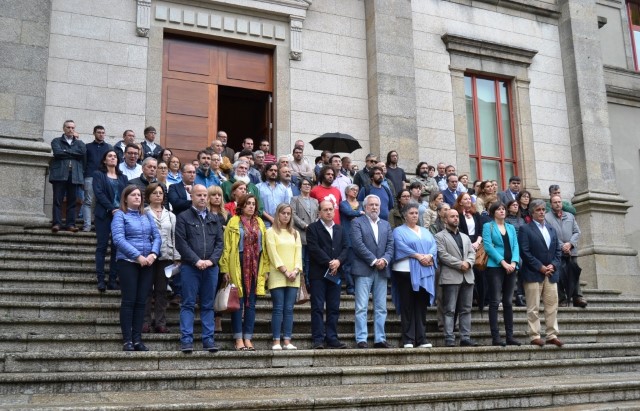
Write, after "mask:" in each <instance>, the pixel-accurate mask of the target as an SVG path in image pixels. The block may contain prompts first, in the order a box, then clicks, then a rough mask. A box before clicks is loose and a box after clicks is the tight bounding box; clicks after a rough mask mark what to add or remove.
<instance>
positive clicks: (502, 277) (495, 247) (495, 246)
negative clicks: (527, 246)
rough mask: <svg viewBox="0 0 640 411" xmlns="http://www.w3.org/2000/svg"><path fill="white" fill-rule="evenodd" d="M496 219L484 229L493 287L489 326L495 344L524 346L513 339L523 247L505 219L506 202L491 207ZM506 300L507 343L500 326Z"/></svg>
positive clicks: (490, 280) (490, 282)
mask: <svg viewBox="0 0 640 411" xmlns="http://www.w3.org/2000/svg"><path fill="white" fill-rule="evenodd" d="M489 214H490V215H491V216H492V217H493V221H491V222H488V223H486V224H485V225H484V227H483V229H482V238H484V249H485V251H486V253H487V256H488V260H487V271H486V278H487V283H488V286H489V298H490V300H489V325H490V326H491V339H492V340H493V341H492V344H493V345H497V346H503V347H504V346H505V345H520V342H518V341H517V340H516V339H514V338H513V305H512V303H511V299H512V297H513V289H514V287H515V285H516V269H517V268H518V264H519V261H520V250H519V248H518V238H517V237H516V229H515V228H514V227H513V226H512V225H511V224H509V223H506V222H505V216H506V208H505V206H504V204H502V203H494V204H492V205H491V207H490V208H489ZM500 301H502V315H503V316H504V328H505V331H506V334H507V340H506V342H505V341H503V340H502V339H500V330H499V329H498V306H499V305H500Z"/></svg>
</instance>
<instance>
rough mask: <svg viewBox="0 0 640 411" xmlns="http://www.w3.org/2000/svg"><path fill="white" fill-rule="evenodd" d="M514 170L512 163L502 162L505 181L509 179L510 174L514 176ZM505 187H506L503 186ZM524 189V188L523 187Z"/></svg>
mask: <svg viewBox="0 0 640 411" xmlns="http://www.w3.org/2000/svg"><path fill="white" fill-rule="evenodd" d="M515 175H516V172H515V170H514V168H513V163H504V180H505V183H506V182H508V181H509V179H510V178H511V177H512V176H515ZM505 189H506V187H505ZM523 190H524V188H523Z"/></svg>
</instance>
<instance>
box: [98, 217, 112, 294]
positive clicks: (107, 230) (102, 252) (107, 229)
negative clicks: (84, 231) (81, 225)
mask: <svg viewBox="0 0 640 411" xmlns="http://www.w3.org/2000/svg"><path fill="white" fill-rule="evenodd" d="M95 224H96V237H97V245H96V275H97V276H98V282H100V281H104V259H105V257H106V254H107V246H108V245H109V240H111V216H108V217H107V218H98V217H97V216H96V219H95ZM109 266H110V270H109V271H110V273H109V284H111V285H115V283H116V280H117V275H116V266H117V264H116V245H115V244H113V242H111V262H110V263H109Z"/></svg>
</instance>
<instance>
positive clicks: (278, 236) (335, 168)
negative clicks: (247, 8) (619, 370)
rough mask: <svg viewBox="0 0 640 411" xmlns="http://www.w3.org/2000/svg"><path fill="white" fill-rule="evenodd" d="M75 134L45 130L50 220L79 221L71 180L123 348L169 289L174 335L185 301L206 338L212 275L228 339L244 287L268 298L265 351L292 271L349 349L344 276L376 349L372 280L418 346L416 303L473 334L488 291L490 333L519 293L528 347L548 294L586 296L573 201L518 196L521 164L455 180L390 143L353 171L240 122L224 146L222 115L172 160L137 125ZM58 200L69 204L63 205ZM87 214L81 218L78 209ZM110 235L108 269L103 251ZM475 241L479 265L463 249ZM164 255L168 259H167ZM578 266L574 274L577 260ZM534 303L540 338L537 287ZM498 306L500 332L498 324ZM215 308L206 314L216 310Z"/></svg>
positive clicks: (280, 318) (554, 191)
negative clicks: (228, 295) (249, 130)
mask: <svg viewBox="0 0 640 411" xmlns="http://www.w3.org/2000/svg"><path fill="white" fill-rule="evenodd" d="M93 131H94V132H93V135H94V141H93V142H91V143H89V144H86V145H85V144H84V143H83V142H82V141H81V140H80V139H79V138H78V136H77V133H75V123H74V122H73V121H71V120H68V121H65V122H64V125H63V135H62V136H61V137H59V138H56V139H54V140H53V141H52V144H51V145H52V149H53V154H54V159H53V161H52V164H51V170H50V178H49V179H50V182H51V183H52V185H53V193H54V199H53V213H52V216H53V225H52V231H53V232H54V233H57V232H59V231H61V230H67V231H70V232H73V233H75V232H77V231H78V230H79V229H78V228H77V227H76V223H75V221H76V212H75V202H76V195H77V194H78V193H79V192H80V193H82V198H83V206H82V214H83V221H84V225H83V227H82V229H83V231H90V230H91V221H93V222H94V224H95V231H96V236H97V247H96V275H97V289H98V290H99V291H100V292H104V291H105V290H107V289H110V290H115V289H120V290H121V294H122V304H121V312H120V323H121V328H122V336H123V350H125V351H146V350H147V349H148V348H147V347H146V346H145V344H144V342H143V340H142V335H143V334H145V333H149V332H152V331H155V332H157V333H169V332H171V331H170V330H169V328H168V327H167V321H166V309H167V306H168V299H167V289H168V288H170V289H171V292H172V294H173V295H172V297H171V301H172V302H174V303H176V304H179V305H180V349H181V350H182V351H183V352H185V353H190V352H192V351H193V342H194V332H193V324H194V318H195V315H196V314H195V311H196V304H197V306H198V307H199V311H200V318H201V322H202V336H201V338H202V347H203V349H204V350H207V351H210V352H216V351H217V350H218V347H217V345H216V344H215V337H214V335H215V332H216V331H220V329H221V323H220V322H219V316H217V315H216V314H215V313H214V310H213V302H214V297H215V294H216V290H218V289H219V288H220V287H221V286H223V285H226V284H229V283H231V284H233V285H235V286H236V287H237V289H238V294H239V297H240V309H239V310H237V311H235V312H233V313H232V314H231V327H232V333H233V338H234V340H235V349H236V350H238V351H252V350H255V348H254V346H253V342H252V338H253V334H254V327H255V319H256V299H257V297H259V296H263V295H265V294H266V293H269V294H270V296H271V301H272V305H273V306H272V318H271V328H272V337H273V343H272V349H273V350H295V349H296V346H295V345H294V344H293V342H292V340H293V338H294V320H293V310H294V303H295V302H296V298H297V296H298V288H299V287H300V285H301V284H303V285H306V286H307V287H309V290H310V293H311V324H312V333H311V334H312V340H313V341H312V343H313V348H314V349H322V348H346V347H347V344H345V343H344V342H342V341H341V340H340V339H339V336H338V327H337V325H338V321H339V309H340V299H341V294H342V292H343V284H342V283H343V282H344V292H345V293H346V294H348V295H353V296H354V299H355V311H354V315H355V346H356V347H357V348H368V347H369V339H370V338H369V335H368V332H369V330H368V327H367V311H368V306H369V298H370V295H371V298H372V300H373V318H374V321H373V324H374V325H373V339H372V340H373V347H374V348H388V347H390V344H389V343H388V342H387V337H386V333H385V323H386V319H387V295H388V294H391V298H392V301H393V304H394V306H395V309H396V312H397V313H398V314H399V315H400V321H401V328H402V339H401V344H400V346H402V347H404V348H430V347H432V344H431V343H430V342H429V341H428V340H427V338H426V330H425V320H426V315H427V307H429V306H433V305H437V307H438V310H437V319H438V324H439V326H440V327H441V329H442V332H443V335H444V341H445V345H446V346H454V345H456V338H455V333H454V329H455V324H456V323H457V324H458V327H459V339H460V341H459V345H461V346H475V345H477V344H478V343H477V342H476V341H475V340H473V339H472V338H471V310H472V306H473V305H474V304H475V305H477V306H478V307H479V308H480V309H482V308H483V307H484V306H485V305H488V307H489V322H490V330H491V337H492V344H493V345H496V346H505V345H520V342H519V341H518V340H517V339H515V338H514V326H513V308H512V305H513V301H515V304H516V305H518V306H525V305H526V307H527V318H528V330H527V333H528V336H529V339H530V342H531V343H532V344H535V345H540V346H541V345H544V344H545V343H551V344H554V345H556V346H562V345H563V343H562V342H561V341H560V340H559V339H558V332H559V331H558V324H557V310H558V306H566V305H569V304H570V302H572V303H573V305H574V306H578V307H586V305H587V303H586V300H585V299H584V297H583V296H582V295H581V291H580V287H579V267H578V266H577V261H576V258H577V242H578V238H579V235H580V230H579V228H578V226H577V223H576V221H575V218H574V216H573V215H574V214H575V209H573V207H572V206H571V204H570V203H569V202H567V201H566V200H563V199H562V197H561V196H560V188H559V186H557V185H552V186H551V187H550V188H549V194H550V200H549V201H548V202H545V201H543V200H540V199H533V198H532V195H531V193H530V192H529V191H527V190H525V189H524V188H523V187H522V185H523V184H522V183H523V182H522V180H521V179H520V177H518V176H511V177H510V178H509V183H508V187H507V189H506V190H504V191H499V190H498V183H497V181H495V180H484V181H475V182H473V183H472V184H469V183H470V182H469V176H468V175H464V174H463V175H458V174H457V173H456V171H455V167H454V166H452V165H449V166H447V165H445V164H443V163H439V164H437V165H435V166H434V165H429V164H428V163H426V162H420V163H419V164H418V165H417V167H416V169H415V175H414V176H412V177H411V178H409V176H407V174H406V173H405V171H404V170H403V169H402V168H400V167H399V166H398V162H399V155H398V153H397V152H396V151H390V152H389V153H387V157H386V162H382V161H378V156H376V155H375V154H368V155H367V156H366V158H365V167H364V168H363V169H362V170H358V169H357V167H356V166H355V165H354V164H353V162H352V159H351V158H350V157H348V156H344V157H341V156H340V155H338V154H335V153H330V152H328V151H323V152H322V155H321V156H319V157H318V158H317V159H316V162H315V164H310V162H309V161H308V160H307V159H306V158H305V157H304V148H305V145H304V142H302V141H301V140H298V141H296V142H295V144H294V148H293V150H292V153H291V155H282V156H278V157H276V156H274V155H273V154H271V153H270V150H269V147H270V144H269V141H268V140H266V139H265V140H262V141H260V144H259V149H258V150H256V151H253V148H254V141H253V139H251V138H245V139H244V140H243V142H242V150H241V151H239V152H238V153H236V152H234V150H232V149H231V148H230V147H228V146H227V134H226V133H225V132H224V131H220V132H218V134H217V137H216V140H214V141H213V142H212V144H211V146H210V147H206V148H204V149H202V150H201V151H199V152H198V154H197V157H196V159H193V160H192V161H184V159H180V158H178V157H177V156H175V155H174V153H173V152H172V151H171V150H170V149H167V148H163V147H161V146H160V144H158V143H157V142H156V141H155V139H156V134H157V133H156V130H155V128H153V127H147V128H146V129H145V130H144V140H143V141H142V142H141V144H137V143H136V142H135V133H134V132H133V131H132V130H126V131H125V132H124V133H123V140H122V141H120V142H118V143H117V144H116V145H115V146H113V147H112V146H111V145H109V144H108V143H106V142H105V141H104V138H105V129H104V127H102V126H96V127H94V130H93ZM65 198H66V220H65V224H64V225H63V224H62V216H61V214H62V213H61V209H62V204H63V200H64V199H65ZM93 216H94V218H93V220H92V217H93ZM109 241H111V259H110V271H109V276H108V279H107V278H106V276H105V259H106V251H107V248H108V245H109ZM482 254H486V256H487V262H486V265H482V266H481V265H478V264H477V261H476V259H477V258H478V259H479V257H481V256H482ZM176 266H179V274H178V275H175V276H173V277H171V279H168V278H167V275H165V271H166V270H169V269H171V268H172V267H176ZM576 273H577V274H576ZM540 298H542V299H543V301H544V313H545V323H546V326H547V330H546V339H542V338H541V332H540V320H539V318H538V316H539V313H538V311H539V301H540ZM499 306H502V313H503V317H504V327H505V339H502V338H501V336H500V330H499V327H498V314H499ZM216 317H217V318H216Z"/></svg>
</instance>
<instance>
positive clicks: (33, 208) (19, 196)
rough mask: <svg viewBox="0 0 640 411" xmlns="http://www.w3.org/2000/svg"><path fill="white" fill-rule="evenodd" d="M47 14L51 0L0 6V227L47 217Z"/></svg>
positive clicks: (43, 220) (10, 0) (13, 1)
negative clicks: (45, 192) (45, 138)
mask: <svg viewBox="0 0 640 411" xmlns="http://www.w3.org/2000/svg"><path fill="white" fill-rule="evenodd" d="M50 17H51V0H43V1H37V2H36V1H23V0H6V1H3V3H2V7H0V20H1V21H2V28H0V31H2V36H0V50H2V54H3V55H4V56H5V58H3V59H0V186H1V187H2V195H0V210H2V213H0V229H3V228H7V227H11V226H25V225H31V224H34V225H37V224H43V223H45V224H46V223H48V221H49V220H48V218H46V216H45V213H44V198H45V194H44V191H45V184H46V178H45V176H46V174H47V170H48V165H49V160H50V159H51V147H50V146H49V145H48V144H45V143H44V142H43V139H42V133H43V124H44V107H45V90H46V85H47V60H48V56H49V21H50ZM62 121H64V120H61V123H60V124H62Z"/></svg>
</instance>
